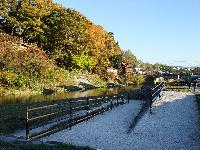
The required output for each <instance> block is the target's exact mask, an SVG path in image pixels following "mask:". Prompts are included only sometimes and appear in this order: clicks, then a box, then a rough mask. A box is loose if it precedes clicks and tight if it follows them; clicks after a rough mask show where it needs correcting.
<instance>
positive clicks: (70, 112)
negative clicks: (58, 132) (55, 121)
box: [69, 100, 72, 130]
mask: <svg viewBox="0 0 200 150" xmlns="http://www.w3.org/2000/svg"><path fill="white" fill-rule="evenodd" d="M69 115H70V118H69V128H70V130H71V129H72V102H71V100H69Z"/></svg>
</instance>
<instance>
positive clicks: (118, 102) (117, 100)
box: [117, 95, 119, 107]
mask: <svg viewBox="0 0 200 150" xmlns="http://www.w3.org/2000/svg"><path fill="white" fill-rule="evenodd" d="M118 106H119V96H118V95H117V107H118Z"/></svg>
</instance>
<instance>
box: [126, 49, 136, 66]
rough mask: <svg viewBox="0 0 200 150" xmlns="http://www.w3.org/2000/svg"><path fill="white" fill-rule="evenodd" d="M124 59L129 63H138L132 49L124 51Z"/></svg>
mask: <svg viewBox="0 0 200 150" xmlns="http://www.w3.org/2000/svg"><path fill="white" fill-rule="evenodd" d="M122 59H123V60H125V62H126V63H128V64H132V65H136V63H137V58H136V56H135V55H134V54H133V53H132V52H131V50H126V51H123V53H122Z"/></svg>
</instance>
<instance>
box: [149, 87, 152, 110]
mask: <svg viewBox="0 0 200 150" xmlns="http://www.w3.org/2000/svg"><path fill="white" fill-rule="evenodd" d="M151 105H152V89H151V88H150V98H149V112H150V114H152V111H151Z"/></svg>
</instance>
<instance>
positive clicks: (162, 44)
mask: <svg viewBox="0 0 200 150" xmlns="http://www.w3.org/2000/svg"><path fill="white" fill-rule="evenodd" d="M53 1H54V2H56V3H59V4H62V5H63V6H65V7H67V8H73V9H75V10H77V11H79V12H81V14H83V15H84V16H86V17H87V18H88V19H90V20H91V21H92V22H94V23H95V24H98V25H101V26H103V27H104V28H105V29H106V30H107V31H108V32H113V33H114V36H115V39H116V41H118V42H119V45H120V47H121V48H122V49H123V50H127V49H130V50H132V52H133V54H134V55H136V57H137V58H138V59H140V60H142V61H144V62H149V63H156V62H159V63H162V64H167V65H182V66H200V59H199V58H200V0H53Z"/></svg>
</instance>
